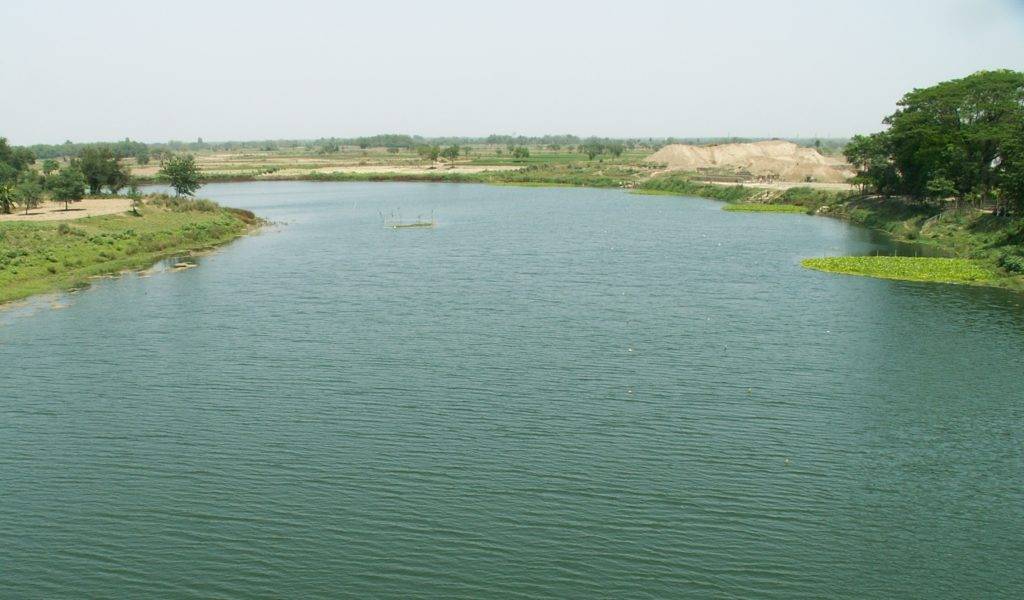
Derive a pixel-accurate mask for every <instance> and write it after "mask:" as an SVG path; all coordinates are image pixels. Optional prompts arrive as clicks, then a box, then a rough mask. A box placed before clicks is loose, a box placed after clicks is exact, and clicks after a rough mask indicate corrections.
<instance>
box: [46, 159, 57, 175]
mask: <svg viewBox="0 0 1024 600" xmlns="http://www.w3.org/2000/svg"><path fill="white" fill-rule="evenodd" d="M59 168H60V163H58V162H57V161H55V160H53V159H52V158H48V159H46V160H44V161H43V175H47V176H48V175H50V174H51V173H54V172H56V171H57V169H59Z"/></svg>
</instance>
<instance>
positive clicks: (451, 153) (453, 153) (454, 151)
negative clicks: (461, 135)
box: [441, 144, 461, 162]
mask: <svg viewBox="0 0 1024 600" xmlns="http://www.w3.org/2000/svg"><path fill="white" fill-rule="evenodd" d="M460 151H461V149H460V148H459V147H458V145H456V144H452V145H451V146H448V147H447V148H445V149H444V150H442V151H441V156H443V157H445V158H447V159H448V160H449V161H451V162H455V159H457V158H458V157H459V152H460Z"/></svg>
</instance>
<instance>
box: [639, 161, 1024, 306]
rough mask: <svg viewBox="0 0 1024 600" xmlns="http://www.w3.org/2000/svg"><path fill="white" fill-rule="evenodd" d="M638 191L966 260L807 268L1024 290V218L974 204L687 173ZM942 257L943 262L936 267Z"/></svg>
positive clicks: (830, 263) (828, 261) (819, 262)
mask: <svg viewBox="0 0 1024 600" xmlns="http://www.w3.org/2000/svg"><path fill="white" fill-rule="evenodd" d="M637 191H638V192H639V193H649V194H673V195H685V196H699V197H704V198H712V199H717V200H724V201H726V202H728V203H729V204H728V205H726V207H725V209H726V210H737V211H773V212H804V213H807V214H811V215H822V216H830V217H835V218H839V219H843V220H846V221H849V222H851V223H855V224H857V225H861V226H864V227H868V228H870V229H875V230H878V231H882V232H885V233H887V234H889V235H890V236H891V237H892V238H893V239H894V240H897V241H903V242H913V243H918V244H925V245H929V246H933V247H936V248H939V249H941V250H942V251H943V252H944V253H948V254H949V255H950V256H951V257H955V258H958V259H960V262H953V263H944V262H941V259H932V260H931V261H930V260H927V259H922V260H920V261H913V260H907V257H899V256H895V257H893V256H877V257H840V258H824V259H809V260H807V261H804V266H806V267H808V268H815V269H818V270H823V271H830V272H836V273H844V274H853V275H866V276H872V277H882V278H886V279H906V280H912V281H935V282H957V283H972V284H977V285H987V286H992V287H1003V288H1009V289H1014V290H1020V291H1024V219H1020V218H1011V217H998V216H995V215H993V214H991V213H988V212H984V211H981V210H978V209H975V208H971V207H963V206H960V207H957V206H952V205H949V204H944V203H938V202H931V203H929V202H921V201H914V200H909V199H901V198H893V197H889V198H883V197H880V196H865V195H862V194H859V193H856V192H852V191H838V190H826V189H815V188H809V187H794V188H790V189H787V190H766V189H764V188H758V187H752V186H742V185H730V186H727V185H715V184H708V183H700V182H695V181H692V180H690V179H689V178H688V177H687V176H686V175H683V174H670V175H664V176H660V177H654V178H652V179H649V180H647V181H645V182H642V183H641V188H640V189H639V190H637ZM935 260H938V261H939V262H933V261H935Z"/></svg>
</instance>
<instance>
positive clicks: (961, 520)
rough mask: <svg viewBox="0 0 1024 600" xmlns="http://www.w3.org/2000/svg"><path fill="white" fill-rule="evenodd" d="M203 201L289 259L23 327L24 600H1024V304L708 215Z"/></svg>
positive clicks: (234, 249) (264, 253)
mask: <svg viewBox="0 0 1024 600" xmlns="http://www.w3.org/2000/svg"><path fill="white" fill-rule="evenodd" d="M201 193H202V195H204V196H207V197H211V198H213V199H215V200H218V201H220V202H221V203H223V204H226V205H231V206H237V207H243V208H249V209H251V210H254V211H255V212H256V213H258V214H260V215H262V216H264V217H267V218H269V219H271V220H273V221H275V222H276V223H278V224H277V225H275V226H273V227H270V228H268V229H267V230H266V231H264V232H262V233H260V234H258V235H253V236H250V237H246V238H244V239H241V240H239V241H237V242H235V243H233V244H231V245H230V246H228V247H226V248H224V249H222V250H221V251H219V252H217V253H214V254H211V255H209V256H205V257H202V258H200V259H199V260H198V262H199V267H198V268H195V269H190V270H187V271H184V272H178V273H169V272H166V273H158V274H156V275H154V276H152V277H146V278H143V277H138V276H135V275H128V276H125V277H122V278H119V279H115V280H108V281H102V282H100V283H98V284H97V285H95V286H93V288H92V289H90V290H87V291H84V292H80V293H76V294H70V295H66V296H61V297H56V298H55V297H48V298H42V299H35V300H33V301H30V302H28V303H27V304H24V305H19V306H15V307H12V308H8V309H6V310H4V311H0V365H2V368H3V382H2V388H0V597H3V598H85V597H104V598H172V597H173V598H339V597H353V598H368V597H389V598H411V597H434V598H436V597H445V598H485V597H486V598H497V597H501V598H550V597H564V598H570V597H571V598H597V597H615V598H625V597H631V598H637V597H639V598H643V597H649V598H666V597H725V598H822V597H829V598H894V597H907V598H909V597H916V598H965V597H975V598H1016V597H1021V596H1022V595H1024V575H1022V573H1024V570H1022V569H1021V565H1022V564H1024V541H1022V540H1024V491H1022V490H1024V459H1022V452H1024V450H1022V449H1024V418H1022V417H1024V380H1022V359H1024V297H1022V296H1019V295H1014V294H1011V293H1006V292H1002V291H998V290H987V289H981V288H971V287H958V286H946V285H929V284H919V283H908V282H892V281H882V280H873V279H866V278H857V277H846V276H840V275H832V274H826V273H820V272H815V271H809V270H804V269H802V268H801V267H800V265H799V261H800V259H801V258H805V257H810V256H819V255H825V254H851V253H857V254H865V253H872V252H889V251H891V250H892V247H891V246H889V245H888V244H887V243H886V242H885V241H884V240H881V239H878V238H877V237H876V236H875V235H874V234H872V233H870V232H867V231H865V230H862V229H858V228H855V227H851V226H849V225H846V224H844V223H841V222H839V221H835V220H832V219H826V218H816V217H807V216H802V215H787V214H754V213H728V212H724V211H722V210H720V206H721V205H720V203H717V202H712V201H707V200H700V199H695V198H676V197H663V196H637V195H630V194H628V193H626V192H624V191H621V190H591V189H566V188H550V189H544V188H516V187H487V186H476V185H452V184H427V183H424V184H409V183H404V184H403V183H337V184H335V183H294V182H273V183H271V182H267V183H244V184H217V185H209V186H207V187H205V188H204V189H203V190H202V192H201ZM431 211H433V212H434V214H435V216H436V218H437V221H438V226H437V227H436V228H434V229H422V230H416V229H407V230H393V229H387V228H385V227H383V226H382V223H381V215H382V214H383V215H388V214H391V213H395V214H396V215H401V216H402V217H403V218H406V219H411V218H415V217H416V216H417V215H420V214H422V215H424V216H428V215H429V214H430V213H431ZM51 305H55V306H58V307H59V306H65V307H64V308H54V307H53V306H51Z"/></svg>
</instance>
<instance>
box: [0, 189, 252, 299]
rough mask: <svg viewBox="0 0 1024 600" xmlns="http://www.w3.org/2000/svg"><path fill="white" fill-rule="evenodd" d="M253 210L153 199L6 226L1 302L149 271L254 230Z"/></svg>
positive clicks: (1, 225)
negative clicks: (129, 207) (131, 206)
mask: <svg viewBox="0 0 1024 600" xmlns="http://www.w3.org/2000/svg"><path fill="white" fill-rule="evenodd" d="M259 223H260V221H259V219H257V218H256V217H255V216H254V215H253V214H252V213H251V212H249V211H243V210H236V209H229V208H223V207H221V206H219V205H217V204H216V203H214V202H211V201H209V200H186V199H178V198H171V197H168V196H151V197H148V198H147V199H146V200H145V201H144V203H143V206H142V207H141V208H140V209H139V213H138V214H135V213H132V212H126V211H121V212H119V213H117V214H106V215H99V216H91V217H86V218H82V219H75V220H73V221H72V220H63V221H53V220H46V221H22V222H18V221H3V222H0V242H2V244H0V304H2V303H5V302H10V301H13V300H19V299H22V298H26V297H28V296H32V295H34V294H41V293H46V292H54V291H60V290H68V289H73V288H76V287H81V286H83V285H86V284H88V282H89V280H90V278H92V277H96V276H100V275H108V274H111V273H118V272H121V271H125V270H136V269H144V268H146V267H149V266H150V265H152V264H153V263H155V262H157V261H158V260H160V259H161V258H166V257H168V256H174V255H181V254H188V253H190V252H196V251H201V250H206V249H210V248H213V247H216V246H219V245H222V244H225V243H227V242H230V241H232V240H234V239H235V238H237V237H239V236H241V235H243V234H245V233H246V232H248V231H251V230H252V229H254V228H255V227H257V226H258V225H259Z"/></svg>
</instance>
